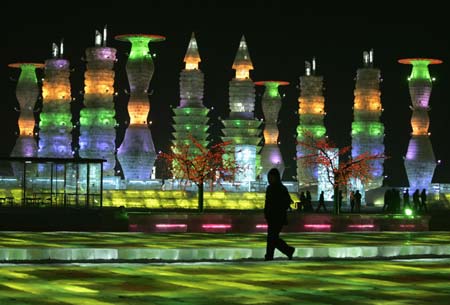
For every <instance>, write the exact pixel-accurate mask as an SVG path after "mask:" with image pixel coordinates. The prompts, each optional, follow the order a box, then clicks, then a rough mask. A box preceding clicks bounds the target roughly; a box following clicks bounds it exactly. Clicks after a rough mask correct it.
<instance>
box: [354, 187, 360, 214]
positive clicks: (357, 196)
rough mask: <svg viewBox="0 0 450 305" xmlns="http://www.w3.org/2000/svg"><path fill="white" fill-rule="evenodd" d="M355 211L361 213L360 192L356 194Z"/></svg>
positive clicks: (357, 191)
mask: <svg viewBox="0 0 450 305" xmlns="http://www.w3.org/2000/svg"><path fill="white" fill-rule="evenodd" d="M354 197H355V210H356V212H358V213H359V212H361V193H360V192H359V190H356V192H355V195H354Z"/></svg>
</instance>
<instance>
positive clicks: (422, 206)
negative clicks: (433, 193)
mask: <svg viewBox="0 0 450 305" xmlns="http://www.w3.org/2000/svg"><path fill="white" fill-rule="evenodd" d="M427 210H428V209H427V192H426V191H425V189H422V192H421V193H420V211H425V212H427Z"/></svg>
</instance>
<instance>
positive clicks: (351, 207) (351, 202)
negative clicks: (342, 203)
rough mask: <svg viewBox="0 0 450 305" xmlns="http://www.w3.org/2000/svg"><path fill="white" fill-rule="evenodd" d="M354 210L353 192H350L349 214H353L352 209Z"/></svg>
mask: <svg viewBox="0 0 450 305" xmlns="http://www.w3.org/2000/svg"><path fill="white" fill-rule="evenodd" d="M354 208H355V192H353V191H351V192H350V213H353V209H354Z"/></svg>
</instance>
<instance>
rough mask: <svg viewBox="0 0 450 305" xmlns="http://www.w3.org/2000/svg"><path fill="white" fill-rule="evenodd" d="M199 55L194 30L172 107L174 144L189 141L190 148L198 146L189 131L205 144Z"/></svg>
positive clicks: (206, 141) (205, 124) (206, 133)
mask: <svg viewBox="0 0 450 305" xmlns="http://www.w3.org/2000/svg"><path fill="white" fill-rule="evenodd" d="M200 61H201V60H200V55H199V53H198V46H197V41H196V40H195V36H194V33H192V37H191V40H190V41H189V45H188V48H187V52H186V55H185V57H184V62H185V69H184V70H182V71H181V73H180V105H179V106H178V107H177V108H175V109H173V112H174V116H173V119H174V121H175V124H173V128H174V130H175V131H174V132H173V133H172V134H173V138H174V139H173V140H172V143H173V144H174V145H175V146H182V145H191V148H192V150H191V152H192V153H195V152H197V151H198V150H197V149H196V148H195V146H194V145H193V144H192V141H191V140H190V139H189V135H192V136H193V137H194V138H195V139H196V140H197V141H198V142H199V143H200V144H201V145H202V146H204V147H206V146H208V140H207V138H208V129H209V125H208V120H209V118H208V112H209V110H208V108H206V107H205V106H204V105H203V88H204V76H203V72H202V71H200V70H199V68H198V65H199V62H200Z"/></svg>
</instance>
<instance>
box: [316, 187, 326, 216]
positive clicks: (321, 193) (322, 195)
mask: <svg viewBox="0 0 450 305" xmlns="http://www.w3.org/2000/svg"><path fill="white" fill-rule="evenodd" d="M321 207H323V209H324V211H325V212H326V211H327V207H326V206H325V197H324V194H323V191H321V192H320V196H319V205H318V206H317V209H316V212H319V211H320V208H321Z"/></svg>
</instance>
